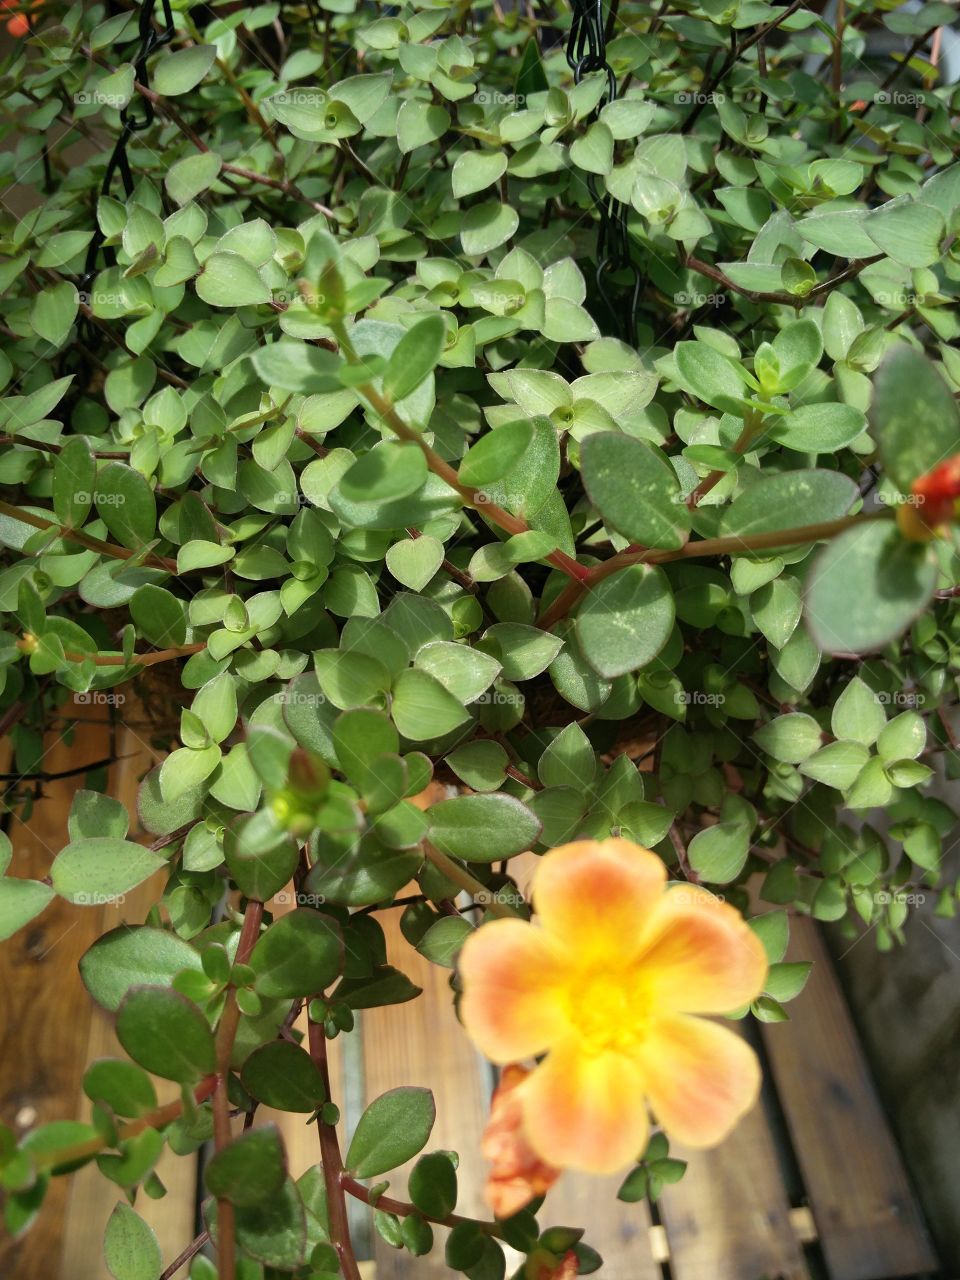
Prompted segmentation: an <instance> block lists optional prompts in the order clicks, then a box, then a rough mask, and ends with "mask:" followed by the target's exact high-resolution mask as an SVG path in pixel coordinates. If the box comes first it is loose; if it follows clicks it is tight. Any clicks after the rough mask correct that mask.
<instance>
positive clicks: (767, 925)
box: [747, 911, 790, 964]
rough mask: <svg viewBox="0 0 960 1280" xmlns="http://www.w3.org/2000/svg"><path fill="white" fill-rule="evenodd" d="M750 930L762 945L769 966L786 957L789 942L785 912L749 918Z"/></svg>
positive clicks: (788, 922)
mask: <svg viewBox="0 0 960 1280" xmlns="http://www.w3.org/2000/svg"><path fill="white" fill-rule="evenodd" d="M747 923H748V924H749V926H750V928H751V929H752V930H753V932H754V933H755V934H756V935H757V937H758V938H759V939H760V941H761V942H762V943H763V949H764V951H765V952H766V953H767V960H768V961H769V963H770V964H776V963H777V961H778V960H782V959H783V957H784V956H785V955H786V951H787V943H788V942H789V940H790V920H789V917H788V916H787V913H786V912H785V911H767V912H765V913H764V914H763V915H761V916H751V918H750V919H749V920H748V921H747Z"/></svg>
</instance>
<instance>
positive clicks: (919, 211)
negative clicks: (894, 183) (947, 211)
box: [863, 196, 947, 267]
mask: <svg viewBox="0 0 960 1280" xmlns="http://www.w3.org/2000/svg"><path fill="white" fill-rule="evenodd" d="M863 227H864V230H865V231H866V233H867V235H868V236H869V237H870V239H871V240H873V242H874V243H875V244H876V245H877V246H878V248H880V249H882V250H883V252H884V253H885V254H887V255H888V256H889V257H891V258H892V259H893V260H894V262H899V263H900V264H901V265H902V266H904V267H930V266H932V265H933V264H934V263H935V262H939V260H940V254H941V248H940V246H941V243H942V241H943V239H944V237H945V236H946V234H947V228H946V224H945V222H944V220H943V214H942V213H941V212H940V210H939V209H937V208H935V207H934V206H933V205H930V204H924V203H922V201H919V200H914V199H912V198H911V197H910V196H898V197H897V198H896V199H895V200H890V201H889V202H888V203H887V204H883V205H881V206H880V208H879V209H873V210H872V211H871V212H870V213H869V214H868V215H867V217H866V218H865V219H864V222H863Z"/></svg>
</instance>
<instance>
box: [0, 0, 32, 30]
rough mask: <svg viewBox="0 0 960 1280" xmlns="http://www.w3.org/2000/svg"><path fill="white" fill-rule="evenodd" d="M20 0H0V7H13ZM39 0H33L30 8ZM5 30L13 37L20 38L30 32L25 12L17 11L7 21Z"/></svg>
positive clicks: (17, 4) (15, 6)
mask: <svg viewBox="0 0 960 1280" xmlns="http://www.w3.org/2000/svg"><path fill="white" fill-rule="evenodd" d="M21 2H22V0H0V9H15V8H17V7H18V6H19V5H20V4H21ZM38 3H39V0H33V3H32V4H31V8H34V9H35V8H36V7H37V4H38ZM7 32H8V34H9V35H11V36H13V37H14V39H20V38H22V37H23V36H27V35H29V34H30V19H29V17H28V16H27V15H26V14H25V13H18V14H16V15H15V16H14V17H12V18H10V19H9V20H8V21H7Z"/></svg>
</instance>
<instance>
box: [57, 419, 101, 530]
mask: <svg viewBox="0 0 960 1280" xmlns="http://www.w3.org/2000/svg"><path fill="white" fill-rule="evenodd" d="M96 482H97V464H96V461H95V460H94V457H93V454H92V453H91V451H90V446H89V445H88V444H87V442H86V440H84V439H82V438H81V437H80V436H74V437H73V438H72V439H71V440H68V441H67V442H66V443H65V444H64V446H63V448H62V449H61V450H60V453H59V454H58V455H57V460H56V462H55V463H54V464H53V510H54V513H55V515H56V517H57V519H58V520H59V521H60V522H61V523H62V524H65V525H69V526H70V527H71V528H74V529H79V528H80V526H81V525H82V524H83V522H84V520H85V519H86V518H87V514H88V512H89V511H90V506H91V503H92V502H93V493H94V489H95V488H96Z"/></svg>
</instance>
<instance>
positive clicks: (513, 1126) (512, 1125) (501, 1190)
mask: <svg viewBox="0 0 960 1280" xmlns="http://www.w3.org/2000/svg"><path fill="white" fill-rule="evenodd" d="M529 1075H530V1072H529V1071H528V1070H527V1068H526V1067H521V1066H517V1065H516V1064H515V1063H514V1064H512V1065H511V1066H509V1067H505V1068H504V1069H503V1072H502V1073H501V1075H500V1083H499V1084H498V1085H497V1088H496V1090H495V1092H494V1095H493V1100H492V1102H491V1104H490V1119H489V1120H488V1121H487V1127H486V1129H485V1130H484V1133H483V1141H482V1142H481V1144H480V1150H481V1151H482V1152H483V1154H484V1156H485V1157H486V1158H487V1159H488V1160H489V1161H490V1162H491V1164H492V1165H493V1168H492V1169H491V1170H490V1176H489V1177H488V1178H487V1185H486V1190H485V1198H486V1201H487V1204H488V1205H489V1206H490V1208H491V1209H492V1211H493V1213H494V1214H495V1215H496V1217H498V1218H510V1217H512V1216H513V1214H515V1213H519V1212H520V1210H521V1209H522V1208H523V1207H524V1206H525V1205H528V1204H529V1203H530V1201H531V1200H533V1199H535V1198H536V1197H537V1196H542V1195H544V1194H545V1193H546V1192H547V1191H549V1190H550V1188H551V1187H552V1186H553V1184H554V1183H555V1182H556V1180H557V1179H558V1178H559V1177H560V1170H559V1169H554V1168H553V1166H552V1165H549V1164H546V1163H545V1162H544V1161H543V1160H541V1159H540V1158H539V1157H538V1155H537V1153H536V1152H535V1151H534V1150H533V1149H532V1147H531V1146H530V1144H529V1143H528V1142H527V1140H526V1138H525V1137H524V1134H523V1106H522V1103H521V1101H520V1096H521V1090H520V1086H521V1085H522V1084H523V1082H524V1081H525V1080H526V1079H527V1078H528V1077H529ZM574 1274H576V1272H574Z"/></svg>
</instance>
